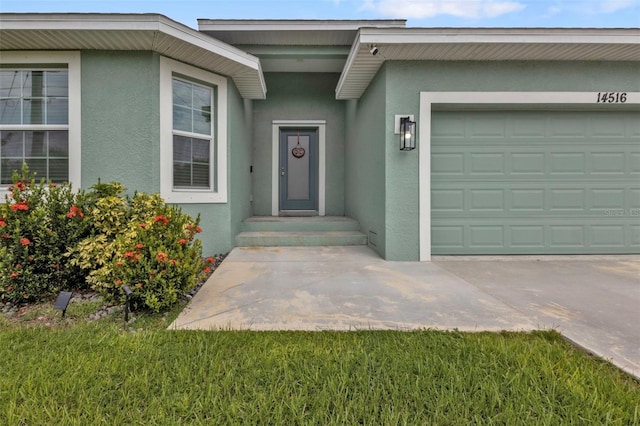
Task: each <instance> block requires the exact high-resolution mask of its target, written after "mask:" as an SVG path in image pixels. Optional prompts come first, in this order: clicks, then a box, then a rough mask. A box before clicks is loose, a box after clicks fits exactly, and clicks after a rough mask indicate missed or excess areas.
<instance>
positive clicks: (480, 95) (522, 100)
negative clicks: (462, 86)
mask: <svg viewBox="0 0 640 426" xmlns="http://www.w3.org/2000/svg"><path fill="white" fill-rule="evenodd" d="M602 92H609V91H607V90H603V91H602ZM626 93H627V101H626V102H625V103H624V104H619V103H618V104H615V103H612V104H607V103H597V96H598V92H420V124H419V126H420V129H419V135H420V142H419V146H418V151H419V157H418V182H419V199H420V200H419V211H420V218H419V224H420V231H419V232H420V260H421V261H429V260H431V111H432V106H433V105H437V104H460V105H463V104H478V105H483V104H484V105H491V104H514V105H515V104H520V105H526V104H529V105H532V106H533V105H554V104H555V105H563V106H564V105H583V106H584V105H591V106H593V108H594V109H597V110H602V111H606V110H607V109H613V110H615V108H617V107H619V106H620V105H640V92H626Z"/></svg>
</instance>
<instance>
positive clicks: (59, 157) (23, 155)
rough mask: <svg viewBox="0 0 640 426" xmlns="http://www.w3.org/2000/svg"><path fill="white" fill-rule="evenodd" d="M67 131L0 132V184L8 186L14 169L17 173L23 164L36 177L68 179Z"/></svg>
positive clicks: (56, 180)
mask: <svg viewBox="0 0 640 426" xmlns="http://www.w3.org/2000/svg"><path fill="white" fill-rule="evenodd" d="M68 135H69V132H68V131H66V130H59V131H15V130H5V131H2V132H1V133H0V137H1V139H2V145H1V148H0V159H1V162H0V181H1V183H2V184H7V183H11V175H12V173H13V171H14V170H16V171H17V170H20V169H21V168H22V163H23V162H26V163H27V166H29V169H30V170H31V171H33V172H36V173H37V178H38V179H40V178H45V179H51V180H53V181H54V182H63V181H67V180H68V179H69V142H68V139H69V136H68Z"/></svg>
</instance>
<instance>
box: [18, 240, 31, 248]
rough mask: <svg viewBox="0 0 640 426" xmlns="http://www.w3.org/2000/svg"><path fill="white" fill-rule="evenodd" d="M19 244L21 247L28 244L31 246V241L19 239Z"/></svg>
mask: <svg viewBox="0 0 640 426" xmlns="http://www.w3.org/2000/svg"><path fill="white" fill-rule="evenodd" d="M20 244H22V245H23V246H28V245H29V244H31V241H30V240H29V239H28V238H20Z"/></svg>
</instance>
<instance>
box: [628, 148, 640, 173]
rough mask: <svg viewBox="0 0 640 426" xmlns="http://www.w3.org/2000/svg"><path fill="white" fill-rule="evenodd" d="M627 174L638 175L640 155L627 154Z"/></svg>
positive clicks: (637, 153) (636, 153) (635, 153)
mask: <svg viewBox="0 0 640 426" xmlns="http://www.w3.org/2000/svg"><path fill="white" fill-rule="evenodd" d="M629 174H631V175H636V176H637V175H640V153H639V152H632V153H630V154H629Z"/></svg>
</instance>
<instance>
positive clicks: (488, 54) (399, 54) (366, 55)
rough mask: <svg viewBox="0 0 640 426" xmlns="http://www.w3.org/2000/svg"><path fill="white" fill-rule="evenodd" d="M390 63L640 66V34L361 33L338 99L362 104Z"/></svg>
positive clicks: (614, 31) (541, 30) (550, 30)
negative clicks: (614, 63)
mask: <svg viewBox="0 0 640 426" xmlns="http://www.w3.org/2000/svg"><path fill="white" fill-rule="evenodd" d="M372 45H376V46H377V47H378V50H379V53H378V54H377V55H375V56H374V55H372V54H371V53H370V49H371V46H372ZM387 60H396V61H413V60H426V61H556V60H557V61H640V29H638V28H633V29H560V28H529V29H527V28H522V29H504V28H495V29H492V28H460V29H456V28H403V29H401V30H399V29H394V28H362V29H361V30H360V32H359V33H358V36H357V37H356V39H355V41H354V43H353V46H352V48H351V53H350V54H349V58H348V59H347V62H346V64H345V67H344V69H343V72H342V76H341V78H340V81H339V83H338V87H337V88H336V98H337V99H358V98H360V96H362V94H363V93H364V91H365V90H366V88H367V87H368V86H369V83H370V82H371V80H372V79H373V77H374V76H375V74H376V73H377V72H378V69H379V68H380V67H381V66H382V64H383V63H384V62H385V61H387Z"/></svg>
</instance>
